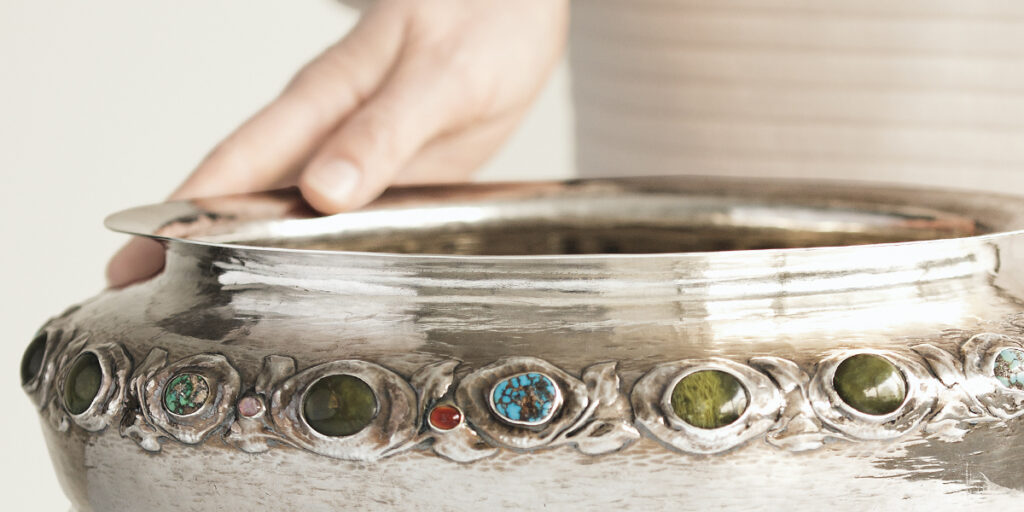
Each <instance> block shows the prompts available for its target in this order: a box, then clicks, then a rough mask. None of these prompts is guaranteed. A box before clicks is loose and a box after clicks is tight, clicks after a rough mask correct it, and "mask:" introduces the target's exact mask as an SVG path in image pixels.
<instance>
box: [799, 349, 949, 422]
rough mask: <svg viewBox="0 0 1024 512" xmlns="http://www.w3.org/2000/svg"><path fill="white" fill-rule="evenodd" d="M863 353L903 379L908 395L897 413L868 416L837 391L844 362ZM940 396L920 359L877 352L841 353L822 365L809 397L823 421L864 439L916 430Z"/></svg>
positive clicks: (813, 378) (836, 353)
mask: <svg viewBox="0 0 1024 512" xmlns="http://www.w3.org/2000/svg"><path fill="white" fill-rule="evenodd" d="M860 354H871V355H875V356H878V357H881V358H883V359H885V360H886V361H888V362H889V363H891V364H892V365H893V366H894V367H896V369H897V370H898V371H899V372H900V374H901V375H902V376H903V380H904V382H905V384H906V396H904V398H903V402H902V403H901V404H900V406H899V407H897V408H896V410H894V411H892V412H890V413H888V414H882V415H874V414H867V413H864V412H861V411H858V410H857V409H855V408H853V407H852V406H851V405H850V404H848V403H846V401H844V400H843V399H842V398H841V397H840V396H839V392H838V391H836V389H835V385H834V383H833V379H834V378H835V374H836V369H837V368H839V365H840V364H842V362H843V361H845V360H847V359H848V358H850V357H853V356H855V355H860ZM937 397H938V390H937V388H936V386H935V378H934V377H932V375H931V373H930V372H929V371H928V369H927V368H926V367H925V365H923V364H921V363H920V362H918V360H917V359H916V358H914V357H912V356H909V355H903V354H899V353H896V352H892V351H886V350H876V349H856V350H841V351H837V352H833V353H831V354H829V355H828V356H827V357H825V358H824V359H823V360H822V361H821V362H819V363H818V370H817V372H815V374H814V377H812V378H811V384H810V388H809V389H808V398H809V399H810V401H811V407H813V408H814V412H815V414H817V415H818V417H819V418H820V419H821V421H822V422H823V423H824V424H825V425H827V426H829V427H830V428H832V429H834V430H836V431H838V432H840V433H842V434H845V435H847V436H850V437H853V438H857V439H864V440H887V439H894V438H897V437H899V436H902V435H904V434H906V433H908V432H910V431H912V430H913V429H914V428H915V427H917V426H918V424H920V423H921V421H922V420H924V419H925V418H926V417H927V416H928V414H929V413H930V412H932V410H933V409H934V406H935V401H936V399H937Z"/></svg>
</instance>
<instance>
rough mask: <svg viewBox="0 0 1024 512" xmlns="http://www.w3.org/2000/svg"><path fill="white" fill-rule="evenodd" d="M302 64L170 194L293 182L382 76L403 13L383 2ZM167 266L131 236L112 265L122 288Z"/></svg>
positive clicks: (150, 245)
mask: <svg viewBox="0 0 1024 512" xmlns="http://www.w3.org/2000/svg"><path fill="white" fill-rule="evenodd" d="M378 6H379V7H375V8H372V9H370V10H369V11H367V13H366V14H365V15H364V17H363V19H362V20H360V22H359V23H358V24H357V25H356V26H355V28H353V29H352V31H351V32H349V34H348V35H347V36H346V37H345V38H344V39H342V40H341V41H340V42H339V43H337V44H336V45H334V46H332V47H330V48H328V49H327V50H326V51H324V52H323V53H322V54H321V55H320V56H319V57H317V58H316V59H314V60H313V61H312V62H310V63H309V64H308V65H307V66H306V67H305V68H303V69H302V70H301V71H300V72H299V73H298V74H296V76H295V78H294V79H293V80H292V81H291V83H290V84H289V85H288V86H287V87H286V88H285V90H284V91H283V92H282V93H281V95H280V96H279V97H278V98H277V99H276V100H274V101H273V102H272V103H270V104H269V105H267V106H266V107H264V108H263V109H262V110H260V111H259V112H258V113H257V114H256V115H255V116H253V117H252V118H251V119H250V120H249V121H247V122H246V123H244V124H243V125H242V126H241V127H239V128H238V129H237V130H236V131H235V132H234V133H232V134H231V135H230V136H228V137H227V138H226V139H225V140H224V141H223V142H221V143H220V144H219V145H218V146H217V147H216V148H215V149H214V150H213V151H212V152H211V153H210V154H209V155H208V156H207V157H206V158H205V159H204V160H203V162H202V163H200V165H199V166H198V167H197V168H196V170H195V171H194V172H193V173H192V175H191V176H189V178H188V179H186V180H185V182H184V183H182V185H181V186H180V187H179V188H178V189H177V190H176V191H175V192H174V193H173V194H171V199H185V198H193V197H204V196H215V195H222V194H237V193H245V192H253V191H258V190H265V189H269V188H276V187H279V186H284V185H286V184H291V183H294V179H295V175H296V174H297V170H298V169H299V168H301V166H302V164H303V163H304V162H305V161H306V160H307V159H308V158H309V155H310V154H311V153H312V152H313V149H314V148H316V147H317V146H319V145H320V144H321V143H322V142H323V140H324V138H325V137H326V136H327V135H328V134H330V133H331V131H332V130H334V129H335V128H336V127H337V126H338V125H339V124H340V123H341V121H342V120H343V119H344V118H345V116H346V115H348V114H349V113H350V112H351V111H352V110H353V109H355V108H356V106H358V105H359V104H360V103H361V102H362V101H363V100H364V99H365V98H366V97H367V96H368V95H369V94H370V92H371V91H373V90H374V89H376V88H377V87H378V86H379V84H380V83H381V82H382V81H383V80H384V77H385V76H386V75H387V73H388V69H389V68H390V67H392V66H393V64H394V61H395V60H396V58H397V56H398V50H399V48H400V46H401V43H402V32H403V31H404V30H405V29H404V25H405V23H406V17H405V16H404V15H403V14H402V13H401V12H400V11H398V10H396V9H395V8H394V7H393V4H392V3H388V2H384V3H380V4H378ZM163 265H164V253H163V246H161V245H160V244H159V243H157V242H154V241H152V240H148V239H143V238H134V239H133V240H132V241H130V242H129V243H128V244H127V245H125V247H123V248H122V249H121V250H120V251H118V253H117V254H116V255H114V257H113V258H112V259H111V260H110V263H109V264H108V265H107V272H106V273H107V283H108V285H109V286H110V287H113V288H121V287H124V286H127V285H129V284H132V283H135V282H138V281H141V280H144V279H148V278H149V277H152V276H153V275H155V274H157V273H158V272H160V270H161V269H162V268H163Z"/></svg>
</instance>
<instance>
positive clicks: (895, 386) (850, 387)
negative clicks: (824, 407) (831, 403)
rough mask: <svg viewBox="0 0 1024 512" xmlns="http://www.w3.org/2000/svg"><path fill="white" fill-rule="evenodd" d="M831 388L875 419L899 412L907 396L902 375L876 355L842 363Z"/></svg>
mask: <svg viewBox="0 0 1024 512" xmlns="http://www.w3.org/2000/svg"><path fill="white" fill-rule="evenodd" d="M832 386H833V387H835V390H836V392H837V393H839V398H842V399H843V401H844V402H846V403H847V404H849V405H850V407H853V408H854V409H857V410H858V411H860V412H862V413H865V414H872V415H876V416H880V415H885V414H889V413H891V412H893V411H895V410H896V409H899V407H900V405H901V404H902V403H903V399H904V398H906V396H907V382H906V380H904V378H903V374H902V373H900V371H899V369H898V368H896V366H894V365H893V364H892V363H890V362H889V360H887V359H886V358H884V357H881V356H876V355H874V354H857V355H855V356H850V357H849V358H847V359H846V360H845V361H843V362H842V363H839V367H838V368H836V374H835V377H833V379H832Z"/></svg>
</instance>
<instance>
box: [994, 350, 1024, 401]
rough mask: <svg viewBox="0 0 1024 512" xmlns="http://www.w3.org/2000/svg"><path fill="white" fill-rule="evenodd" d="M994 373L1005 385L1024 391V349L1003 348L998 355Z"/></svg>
mask: <svg viewBox="0 0 1024 512" xmlns="http://www.w3.org/2000/svg"><path fill="white" fill-rule="evenodd" d="M992 373H993V374H994V375H995V377H996V379H998V380H999V382H1001V383H1002V384H1003V385H1004V386H1006V387H1008V388H1013V389H1018V390H1021V391H1024V350H1021V349H1019V348H1007V349H1003V351H1002V352H1000V353H999V355H997V356H996V364H995V367H994V368H993V369H992Z"/></svg>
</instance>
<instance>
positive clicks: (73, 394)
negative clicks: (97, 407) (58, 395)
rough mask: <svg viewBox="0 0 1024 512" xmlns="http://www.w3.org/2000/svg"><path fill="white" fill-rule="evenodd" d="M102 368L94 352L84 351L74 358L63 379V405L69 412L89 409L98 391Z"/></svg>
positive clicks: (80, 412) (80, 411) (76, 412)
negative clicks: (65, 378)
mask: <svg viewBox="0 0 1024 512" xmlns="http://www.w3.org/2000/svg"><path fill="white" fill-rule="evenodd" d="M102 380H103V369H102V368H100V361H99V359H97V358H96V354H93V353H92V352H84V353H83V354H82V355H80V356H78V359H75V362H74V363H72V364H71V369H70V370H68V376H67V380H65V381H64V407H67V409H68V412H70V413H71V414H82V413H83V412H85V411H86V410H88V409H89V406H90V405H92V401H93V400H94V399H95V398H96V393H98V392H99V391H100V382H101V381H102Z"/></svg>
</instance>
